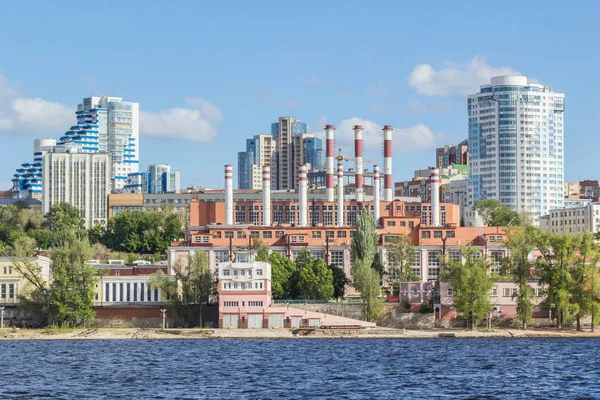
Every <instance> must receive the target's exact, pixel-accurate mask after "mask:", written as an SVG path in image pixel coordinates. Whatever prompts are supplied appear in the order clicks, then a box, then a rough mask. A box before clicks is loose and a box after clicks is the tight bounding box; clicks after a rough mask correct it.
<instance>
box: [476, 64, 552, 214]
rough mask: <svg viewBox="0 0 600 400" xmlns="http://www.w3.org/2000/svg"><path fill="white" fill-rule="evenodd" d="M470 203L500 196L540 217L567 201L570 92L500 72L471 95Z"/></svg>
mask: <svg viewBox="0 0 600 400" xmlns="http://www.w3.org/2000/svg"><path fill="white" fill-rule="evenodd" d="M468 115H469V139H468V140H469V153H470V154H469V157H470V159H469V164H470V175H469V188H468V200H469V204H471V205H472V204H473V203H474V202H476V201H478V200H484V199H490V198H492V199H498V200H500V201H501V202H502V203H504V204H506V205H507V206H508V207H510V208H511V209H512V210H515V211H524V212H527V213H529V214H530V216H531V217H532V220H533V221H534V223H536V224H537V223H539V218H540V217H541V216H543V215H546V214H547V213H548V210H551V209H554V208H560V207H562V206H563V198H564V194H563V192H564V94H562V93H556V92H554V91H553V90H552V89H551V88H549V87H548V86H544V85H541V84H538V83H535V82H533V81H531V80H529V79H528V78H527V77H525V76H499V77H494V78H492V79H491V83H490V84H489V85H483V86H481V89H480V91H479V93H477V94H473V95H471V96H469V98H468Z"/></svg>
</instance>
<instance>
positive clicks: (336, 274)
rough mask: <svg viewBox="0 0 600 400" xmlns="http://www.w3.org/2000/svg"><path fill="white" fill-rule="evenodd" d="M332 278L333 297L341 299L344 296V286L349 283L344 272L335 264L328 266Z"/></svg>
mask: <svg viewBox="0 0 600 400" xmlns="http://www.w3.org/2000/svg"><path fill="white" fill-rule="evenodd" d="M328 268H329V269H330V270H331V274H332V276H333V297H334V298H336V299H343V298H344V296H345V295H346V286H347V285H348V284H349V283H350V281H349V280H348V277H347V276H346V273H345V272H344V270H343V269H342V268H340V267H338V266H336V265H335V264H329V266H328Z"/></svg>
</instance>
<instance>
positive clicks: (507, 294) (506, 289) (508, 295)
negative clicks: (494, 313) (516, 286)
mask: <svg viewBox="0 0 600 400" xmlns="http://www.w3.org/2000/svg"><path fill="white" fill-rule="evenodd" d="M502 296H504V297H510V288H507V287H505V288H504V291H503V293H502Z"/></svg>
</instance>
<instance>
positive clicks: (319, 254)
mask: <svg viewBox="0 0 600 400" xmlns="http://www.w3.org/2000/svg"><path fill="white" fill-rule="evenodd" d="M312 256H313V257H314V258H320V259H321V260H325V252H324V251H322V250H315V251H313V252H312Z"/></svg>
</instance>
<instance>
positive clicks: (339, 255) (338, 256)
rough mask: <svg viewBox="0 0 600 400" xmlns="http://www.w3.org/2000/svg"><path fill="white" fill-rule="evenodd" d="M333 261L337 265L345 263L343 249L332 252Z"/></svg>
mask: <svg viewBox="0 0 600 400" xmlns="http://www.w3.org/2000/svg"><path fill="white" fill-rule="evenodd" d="M331 263H332V264H333V265H335V266H337V267H341V266H343V265H344V252H343V251H332V252H331Z"/></svg>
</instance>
